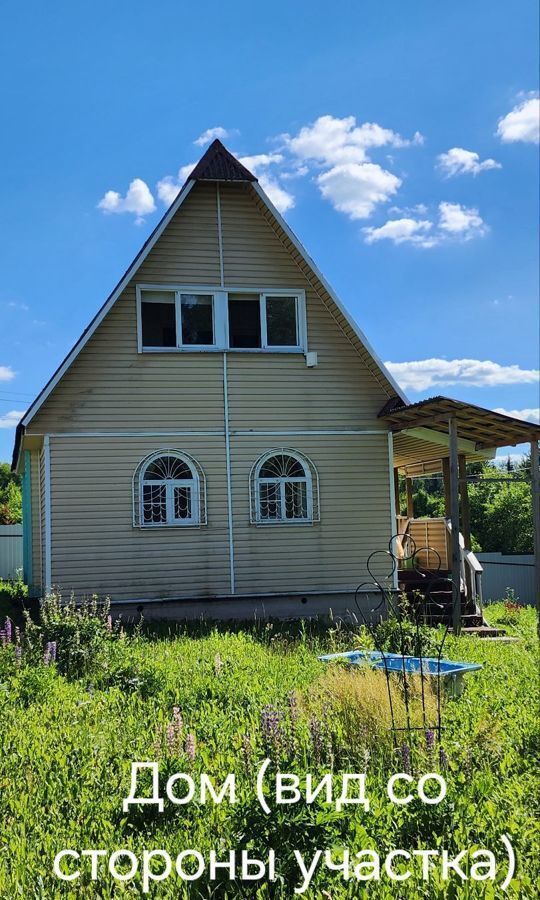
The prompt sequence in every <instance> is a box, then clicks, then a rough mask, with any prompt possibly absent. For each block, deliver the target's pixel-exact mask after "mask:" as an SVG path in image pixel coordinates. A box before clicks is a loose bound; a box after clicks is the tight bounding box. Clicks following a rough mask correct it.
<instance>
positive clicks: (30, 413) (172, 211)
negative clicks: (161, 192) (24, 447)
mask: <svg viewBox="0 0 540 900" xmlns="http://www.w3.org/2000/svg"><path fill="white" fill-rule="evenodd" d="M194 184H195V181H193V179H190V180H189V181H188V182H186V184H185V186H184V188H183V189H182V190H181V191H180V192H179V193H178V195H177V197H176V199H175V200H173V202H172V203H171V205H170V207H169V209H168V210H167V212H166V213H165V215H164V216H163V218H162V219H161V221H160V222H158V224H157V225H156V227H155V228H154V230H153V232H152V234H151V235H150V237H149V238H148V240H147V241H146V242H145V243H144V244H143V246H142V248H141V250H140V251H139V253H138V254H137V256H136V257H135V259H134V260H133V262H132V263H131V265H130V267H129V268H128V269H127V271H126V272H125V274H124V275H123V276H122V278H121V279H120V281H119V282H118V284H117V285H116V287H115V289H114V290H113V292H112V294H110V295H109V297H108V298H107V300H106V301H105V303H104V304H103V306H102V307H101V309H100V310H99V311H98V312H97V313H96V315H95V316H94V318H93V319H92V321H91V322H90V324H89V326H88V327H87V328H86V329H85V330H84V331H83V333H82V334H81V336H80V338H79V340H78V341H77V343H76V344H75V346H74V347H73V349H72V350H71V351H70V352H69V353H68V355H67V356H66V358H65V359H64V361H63V362H62V363H61V364H60V365H59V367H58V369H57V370H56V372H55V373H54V375H53V376H52V377H51V378H50V379H49V381H48V382H47V384H46V385H45V387H44V388H43V390H42V391H41V393H40V394H38V396H37V397H36V399H35V400H34V402H33V403H32V404H31V405H30V406H29V408H28V410H27V412H26V413H25V415H24V417H23V418H22V419H21V425H23V426H26V425H28V423H29V422H30V421H31V420H32V419H33V417H34V416H35V414H36V413H37V411H38V410H39V409H40V408H41V406H42V405H43V403H45V400H46V399H47V397H48V396H49V394H50V393H51V391H53V390H54V388H55V387H56V385H57V384H58V382H59V381H60V379H61V378H62V377H63V376H64V374H65V373H66V372H67V370H68V369H69V367H70V366H71V364H72V363H73V361H74V360H75V359H76V358H77V356H78V355H79V353H80V352H81V350H82V349H83V347H84V346H85V344H86V343H87V342H88V341H89V340H90V338H91V337H92V335H93V334H94V332H95V330H96V328H97V327H98V326H99V325H100V324H101V322H102V321H103V319H104V318H105V316H106V315H107V313H108V312H109V310H110V309H111V307H112V306H114V304H115V303H116V301H117V300H118V297H119V296H120V294H121V293H122V291H123V290H124V289H125V288H126V287H127V285H128V284H129V282H130V281H131V279H132V278H133V276H134V275H135V273H136V272H137V270H138V269H139V268H140V266H141V265H142V264H143V262H144V260H145V259H146V257H147V256H148V254H149V253H150V251H151V250H152V249H153V247H154V245H155V244H156V242H157V241H158V240H159V238H160V237H161V235H162V234H163V232H164V231H165V229H166V227H167V225H168V224H169V222H170V221H171V219H172V218H173V216H174V215H176V213H177V211H178V210H179V209H180V207H181V205H182V203H183V202H184V200H185V199H186V197H187V196H188V194H189V193H190V191H191V189H192V187H193V186H194Z"/></svg>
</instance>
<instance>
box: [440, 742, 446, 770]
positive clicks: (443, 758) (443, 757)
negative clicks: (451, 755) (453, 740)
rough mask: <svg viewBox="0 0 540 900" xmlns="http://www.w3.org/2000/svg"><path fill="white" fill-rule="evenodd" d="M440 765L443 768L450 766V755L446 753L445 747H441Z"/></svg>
mask: <svg viewBox="0 0 540 900" xmlns="http://www.w3.org/2000/svg"><path fill="white" fill-rule="evenodd" d="M439 765H440V767H441V769H447V768H448V756H447V755H446V750H445V749H444V747H439Z"/></svg>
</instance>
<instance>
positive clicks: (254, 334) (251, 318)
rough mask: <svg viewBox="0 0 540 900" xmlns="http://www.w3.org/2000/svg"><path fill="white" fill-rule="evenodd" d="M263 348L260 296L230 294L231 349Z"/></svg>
mask: <svg viewBox="0 0 540 900" xmlns="http://www.w3.org/2000/svg"><path fill="white" fill-rule="evenodd" d="M260 346H261V313H260V300H259V297H258V295H256V296H253V295H250V294H243V295H242V294H240V295H239V294H229V347H253V348H256V347H260Z"/></svg>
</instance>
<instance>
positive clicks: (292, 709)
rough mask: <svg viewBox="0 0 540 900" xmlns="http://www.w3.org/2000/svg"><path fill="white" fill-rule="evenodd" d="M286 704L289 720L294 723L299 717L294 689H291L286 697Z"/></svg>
mask: <svg viewBox="0 0 540 900" xmlns="http://www.w3.org/2000/svg"><path fill="white" fill-rule="evenodd" d="M287 705H288V707H289V719H290V720H291V724H292V725H296V723H297V722H298V719H299V718H300V712H299V710H298V697H297V696H296V694H295V692H294V691H291V693H290V694H289V696H288V697H287Z"/></svg>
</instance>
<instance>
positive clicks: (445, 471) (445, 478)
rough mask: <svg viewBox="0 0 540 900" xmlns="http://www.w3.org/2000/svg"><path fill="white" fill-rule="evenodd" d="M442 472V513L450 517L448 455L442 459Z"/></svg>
mask: <svg viewBox="0 0 540 900" xmlns="http://www.w3.org/2000/svg"><path fill="white" fill-rule="evenodd" d="M442 474H443V485H444V514H445V516H446V518H447V519H449V518H450V464H449V462H448V457H445V458H444V459H443V461H442Z"/></svg>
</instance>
